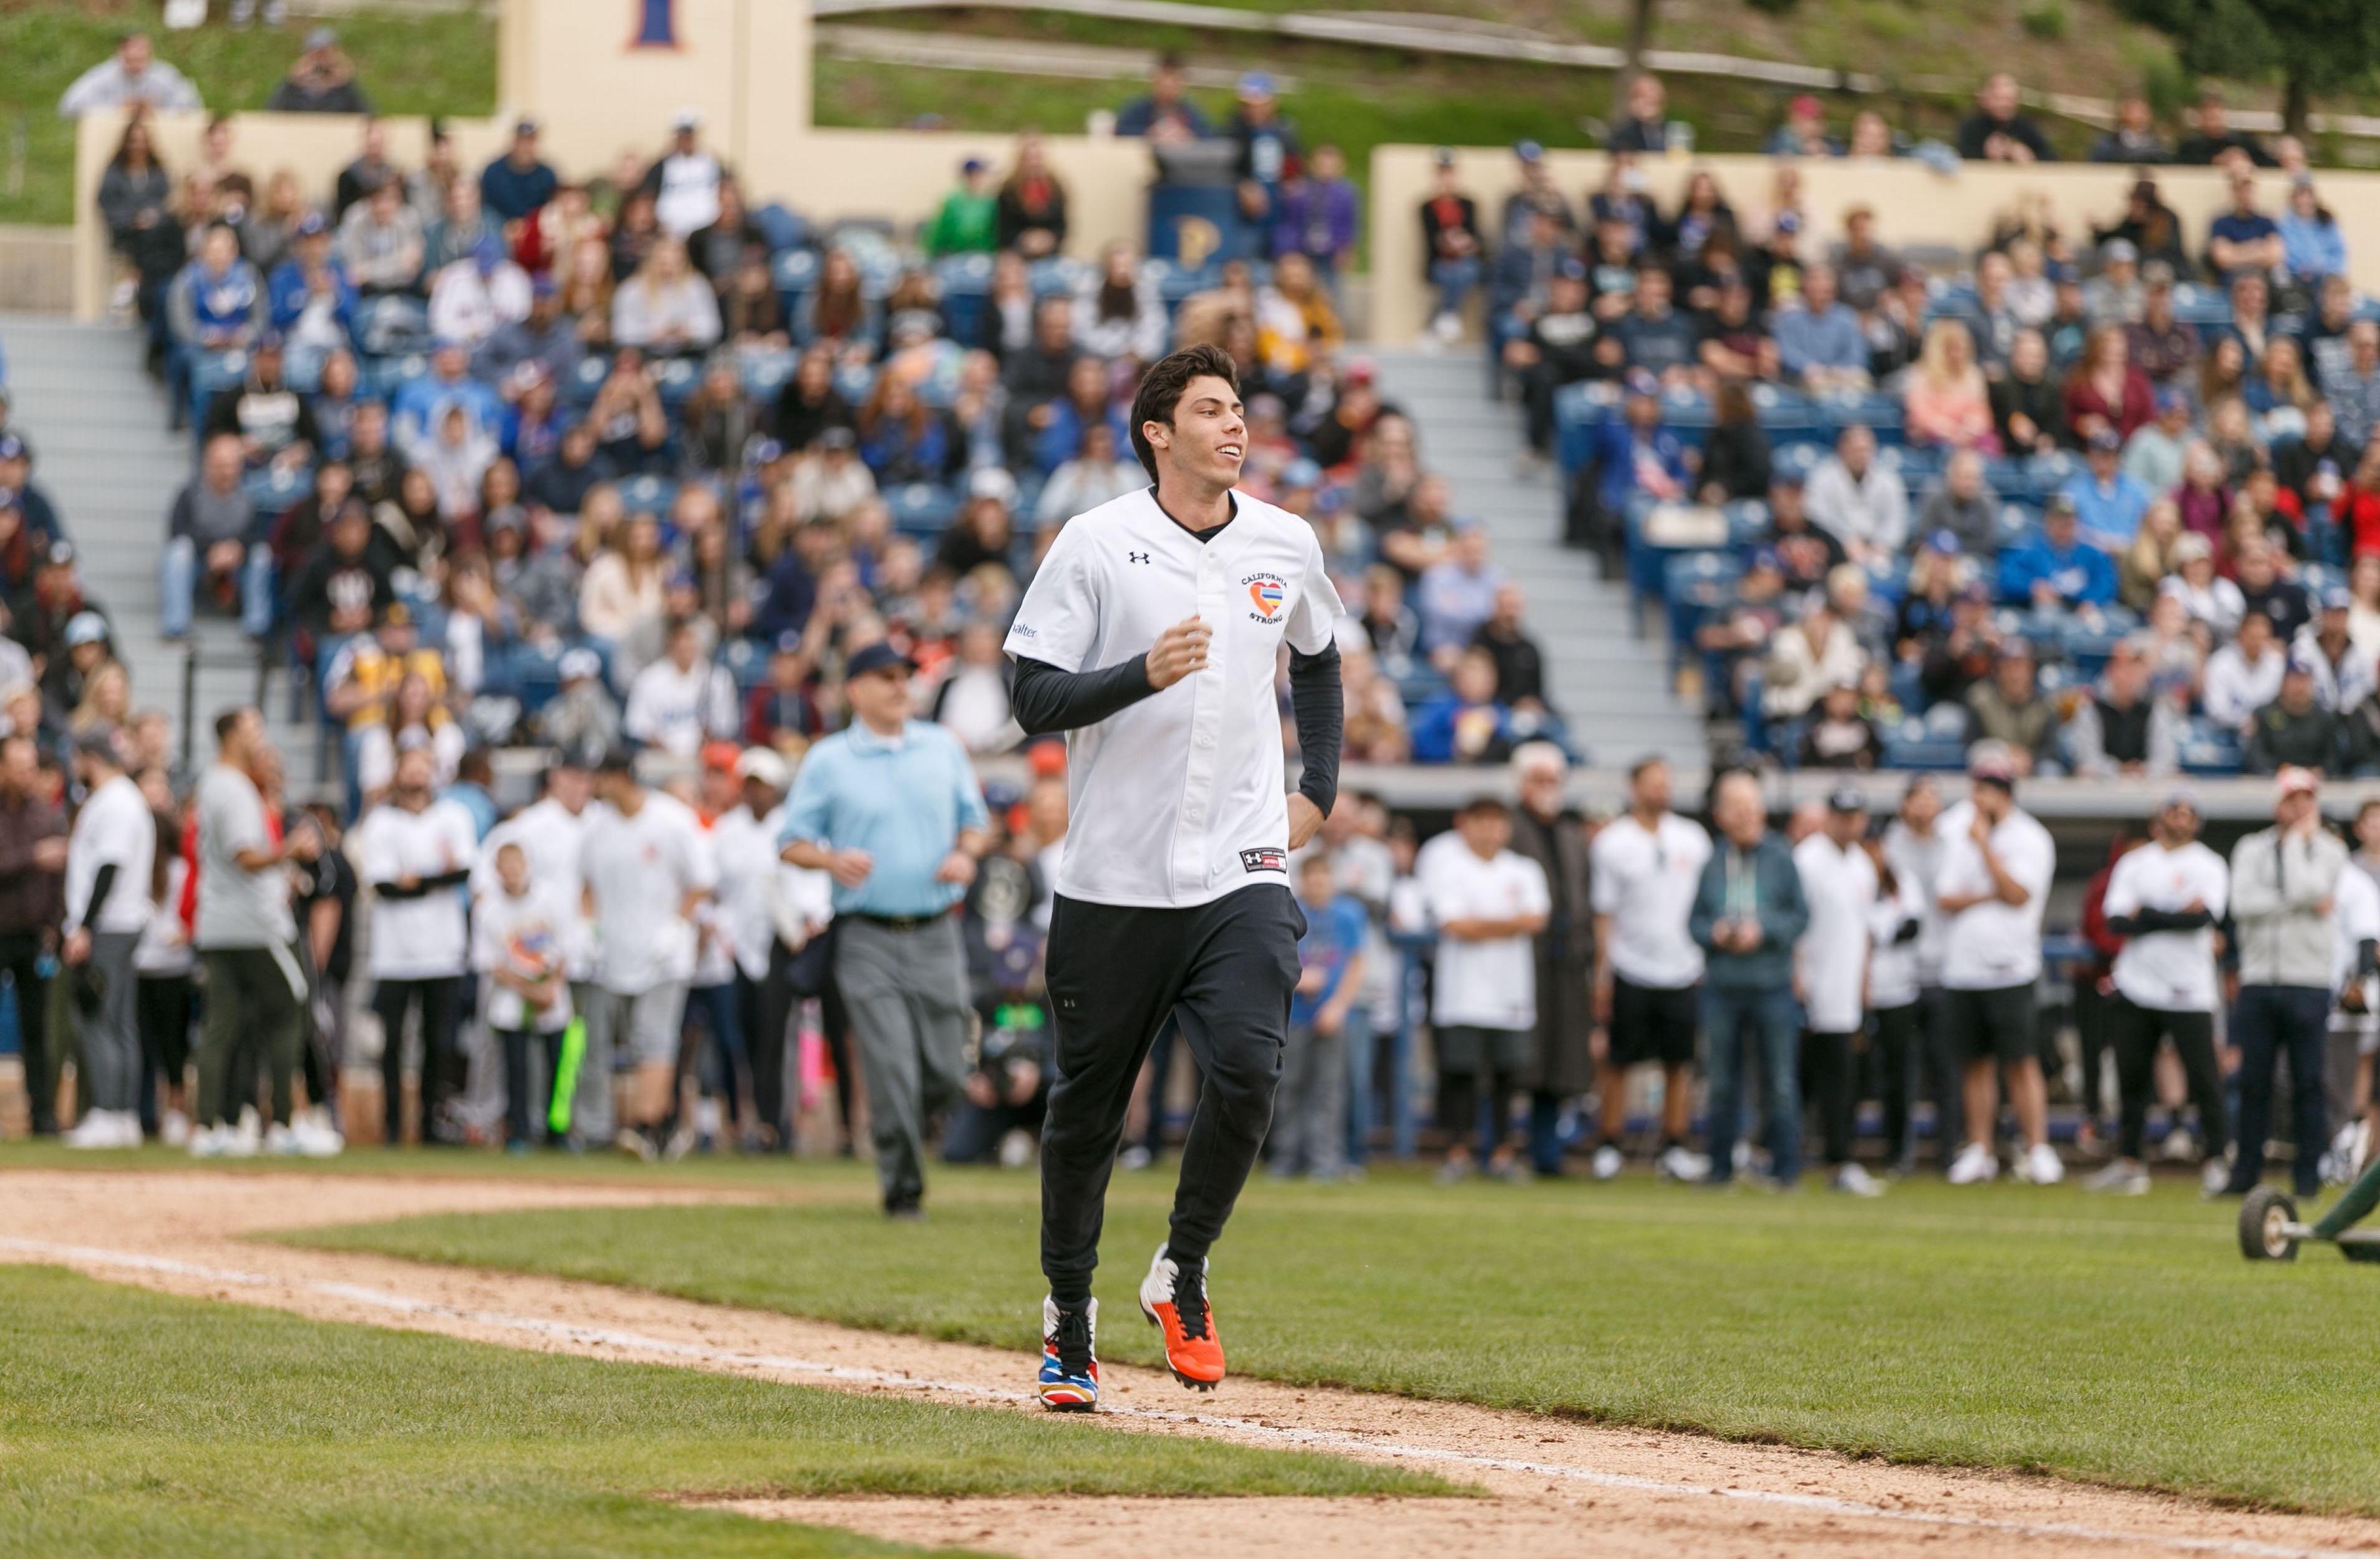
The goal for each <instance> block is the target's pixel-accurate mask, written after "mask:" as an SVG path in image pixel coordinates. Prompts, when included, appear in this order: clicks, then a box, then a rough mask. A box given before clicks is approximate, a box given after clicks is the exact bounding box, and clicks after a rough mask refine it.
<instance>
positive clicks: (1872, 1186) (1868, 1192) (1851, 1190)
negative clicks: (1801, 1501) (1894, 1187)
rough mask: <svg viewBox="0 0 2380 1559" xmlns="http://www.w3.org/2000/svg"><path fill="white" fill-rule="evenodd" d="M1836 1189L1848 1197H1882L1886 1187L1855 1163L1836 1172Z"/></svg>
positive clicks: (1846, 1165) (1848, 1164)
mask: <svg viewBox="0 0 2380 1559" xmlns="http://www.w3.org/2000/svg"><path fill="white" fill-rule="evenodd" d="M1834 1185H1835V1189H1837V1190H1839V1191H1840V1192H1842V1193H1843V1195H1845V1196H1847V1197H1880V1196H1882V1195H1884V1186H1883V1184H1882V1183H1881V1182H1880V1181H1878V1180H1877V1179H1876V1176H1875V1175H1870V1174H1869V1173H1868V1172H1867V1171H1866V1170H1864V1169H1863V1168H1861V1167H1860V1166H1859V1165H1858V1164H1855V1163H1847V1164H1845V1165H1843V1166H1842V1167H1841V1168H1840V1169H1838V1170H1836V1171H1835V1181H1834Z"/></svg>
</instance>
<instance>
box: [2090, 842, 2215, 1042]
mask: <svg viewBox="0 0 2380 1559" xmlns="http://www.w3.org/2000/svg"><path fill="white" fill-rule="evenodd" d="M2230 888H2231V869H2230V867H2229V866H2228V865H2226V864H2225V863H2224V859H2223V858H2222V857H2221V856H2219V855H2216V853H2215V852H2214V851H2213V850H2210V849H2208V848H2207V847H2206V846H2204V845H2202V844H2199V843H2198V842H2197V841H2196V840H2192V842H2191V843H2189V844H2187V845H2184V846H2181V847H2180V849H2178V850H2168V849H2167V848H2166V847H2165V846H2163V845H2158V844H2154V843H2152V844H2147V845H2143V846H2141V847H2140V848H2138V849H2136V850H2131V851H2127V852H2126V853H2125V855H2124V858H2123V859H2121V860H2119V861H2118V862H2116V869H2115V870H2114V871H2110V872H2109V873H2107V897H2106V898H2105V899H2103V900H2102V901H2101V903H2102V904H2103V905H2104V906H2105V907H2106V909H2107V919H2109V920H2129V919H2131V917H2132V916H2133V915H2135V914H2138V913H2139V912H2140V911H2141V910H2143V909H2157V910H2163V911H2164V912H2166V913H2168V914H2173V913H2177V912H2179V911H2180V910H2184V909H2187V908H2189V907H2191V906H2192V904H2196V905H2199V906H2201V907H2204V909H2205V910H2206V912H2207V913H2208V914H2210V915H2212V916H2214V917H2215V918H2216V920H2221V919H2222V918H2223V907H2224V904H2225V902H2226V901H2227V899H2228V896H2229V894H2230ZM2115 980H2116V990H2117V992H2118V993H2119V994H2121V995H2122V996H2123V998H2124V999H2125V1000H2126V1001H2128V1002H2130V1003H2131V1004H2132V1005H2134V1006H2141V1007H2150V1008H2153V1009H2155V1011H2158V1012H2213V1011H2214V1010H2215V998H2216V990H2217V986H2216V978H2215V928H2214V927H2213V926H2201V927H2199V928H2198V929H2197V930H2195V931H2186V932H2144V933H2143V934H2142V935H2139V936H2134V937H2131V938H2128V939H2127V940H2126V941H2125V943H2124V947H2123V951H2122V952H2120V953H2118V954H2117V955H2116V968H2115Z"/></svg>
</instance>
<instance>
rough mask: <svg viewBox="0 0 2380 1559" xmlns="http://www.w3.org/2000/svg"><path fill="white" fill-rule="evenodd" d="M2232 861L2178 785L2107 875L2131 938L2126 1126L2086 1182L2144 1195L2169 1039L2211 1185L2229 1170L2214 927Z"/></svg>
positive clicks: (2125, 1005)
mask: <svg viewBox="0 0 2380 1559" xmlns="http://www.w3.org/2000/svg"><path fill="white" fill-rule="evenodd" d="M2230 893H2231V869H2230V868H2229V867H2228V866H2226V865H2225V864H2224V861H2223V858H2222V857H2221V856H2219V855H2216V853H2215V852H2214V851H2213V850H2210V849H2208V848H2207V847H2206V846H2204V845H2202V844H2200V843H2199V842H2198V802H2197V799H2196V798H2194V797H2192V795H2191V793H2190V792H2189V791H2187V790H2177V791H2174V792H2173V793H2172V794H2171V795H2169V796H2168V797H2167V798H2166V799H2165V804H2164V805H2163V806H2161V807H2159V808H2158V809H2157V810H2156V815H2155V817H2152V818H2151V819H2150V820H2149V842H2148V843H2147V844H2146V845H2143V846H2141V847H2140V848H2138V849H2135V850H2131V851H2128V852H2127V853H2126V854H2125V856H2124V858H2123V859H2120V860H2119V861H2117V862H2116V866H2115V870H2114V871H2111V872H2109V873H2108V876H2107V901H2106V906H2107V929H2108V930H2109V931H2111V932H2115V933H2116V934H2117V935H2118V936H2120V937H2123V938H2125V939H2126V940H2125V942H2124V946H2123V950H2122V951H2121V952H2119V953H2118V954H2117V955H2116V968H2115V982H2116V1009H2115V1012H2114V1014H2113V1015H2112V1017H2111V1019H2110V1025H2109V1026H2110V1029H2111V1033H2110V1035H2109V1038H2110V1039H2112V1040H2113V1041H2115V1048H2116V1088H2117V1092H2118V1096H2119V1099H2120V1101H2121V1102H2122V1109H2123V1126H2122V1129H2121V1133H2120V1135H2119V1137H2118V1139H2117V1143H2116V1157H2115V1159H2114V1160H2113V1161H2112V1162H2111V1163H2109V1164H2108V1165H2107V1168H2105V1169H2103V1170H2101V1171H2099V1172H2098V1173H2097V1174H2096V1175H2092V1176H2091V1177H2090V1179H2088V1180H2086V1181H2084V1182H2083V1185H2084V1187H2085V1188H2087V1189H2090V1190H2094V1191H2112V1192H2114V1193H2115V1194H2117V1195H2118V1196H2133V1197H2137V1196H2146V1195H2147V1194H2148V1189H2149V1172H2148V1167H2147V1164H2146V1162H2145V1161H2144V1160H2143V1157H2142V1154H2141V1150H2142V1140H2141V1139H2142V1135H2143V1131H2144V1130H2145V1128H2146V1127H2147V1125H2148V1115H2149V1102H2150V1101H2151V1099H2152V1097H2153V1096H2154V1095H2155V1092H2156V1054H2157V1047H2158V1045H2159V1044H2160V1043H2162V1042H2164V1041H2172V1044H2173V1049H2174V1054H2176V1055H2178V1056H2180V1058H2181V1067H2182V1071H2183V1073H2184V1074H2185V1075H2186V1076H2187V1077H2188V1078H2190V1095H2191V1098H2192V1100H2193V1101H2194V1102H2196V1103H2197V1105H2198V1120H2199V1125H2200V1126H2201V1127H2202V1128H2203V1129H2204V1131H2205V1133H2206V1188H2207V1190H2208V1191H2209V1192H2210V1193H2211V1192H2216V1191H2220V1190H2221V1189H2222V1188H2223V1183H2224V1181H2225V1180H2226V1179H2228V1177H2229V1175H2230V1172H2231V1166H2230V1165H2229V1163H2227V1162H2226V1161H2225V1151H2226V1150H2227V1149H2228V1146H2229V1144H2230V1140H2231V1134H2230V1127H2229V1123H2228V1110H2227V1108H2226V1106H2225V1103H2224V1098H2223V1067H2222V1065H2221V1063H2220V1062H2218V1061H2217V1060H2216V1054H2215V1003H2216V996H2217V995H2218V993H2219V992H2220V990H2221V987H2220V984H2219V983H2218V980H2217V976H2216V966H2215V938H2216V929H2215V928H2216V926H2217V925H2219V924H2221V922H2222V920H2223V911H2224V907H2225V905H2226V904H2227V903H2228V901H2229V899H2230Z"/></svg>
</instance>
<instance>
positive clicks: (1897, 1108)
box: [1871, 1002, 1923, 1164]
mask: <svg viewBox="0 0 2380 1559" xmlns="http://www.w3.org/2000/svg"><path fill="white" fill-rule="evenodd" d="M1922 1011H1923V1008H1922V1007H1921V1006H1920V1005H1919V1004H1918V1003H1916V1002H1911V1003H1910V1004H1909V1005H1906V1006H1897V1007H1878V1008H1877V1009H1876V1011H1875V1012H1874V1013H1873V1014H1871V1016H1872V1017H1874V1018H1875V1019H1876V1097H1877V1099H1878V1100H1879V1101H1880V1102H1882V1103H1883V1105H1884V1162H1885V1163H1888V1164H1898V1163H1900V1161H1901V1157H1902V1155H1903V1154H1905V1153H1907V1152H1908V1151H1909V1146H1910V1143H1909V1106H1910V1102H1911V1101H1912V1100H1913V1099H1914V1098H1915V1097H1916V1093H1917V1069H1918V1068H1917V1060H1918V1057H1917V1046H1918V1043H1919V1040H1920V1036H1919V1032H1918V1029H1919V1025H1918V1017H1919V1014H1920V1013H1921V1012H1922Z"/></svg>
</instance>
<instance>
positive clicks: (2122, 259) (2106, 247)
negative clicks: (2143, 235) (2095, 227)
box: [2099, 238, 2141, 265]
mask: <svg viewBox="0 0 2380 1559" xmlns="http://www.w3.org/2000/svg"><path fill="white" fill-rule="evenodd" d="M2140 257H2141V251H2140V250H2139V249H2138V248H2136V247H2135V246H2134V245H2133V243H2132V240H2131V239H2130V238H2109V239H2108V240H2107V242H2106V243H2104V244H2101V245H2100V246H2099V259H2100V261H2101V262H2103V263H2105V264H2108V265H2121V264H2126V263H2129V262H2131V261H2135V260H2138V259H2139V258H2140Z"/></svg>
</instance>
